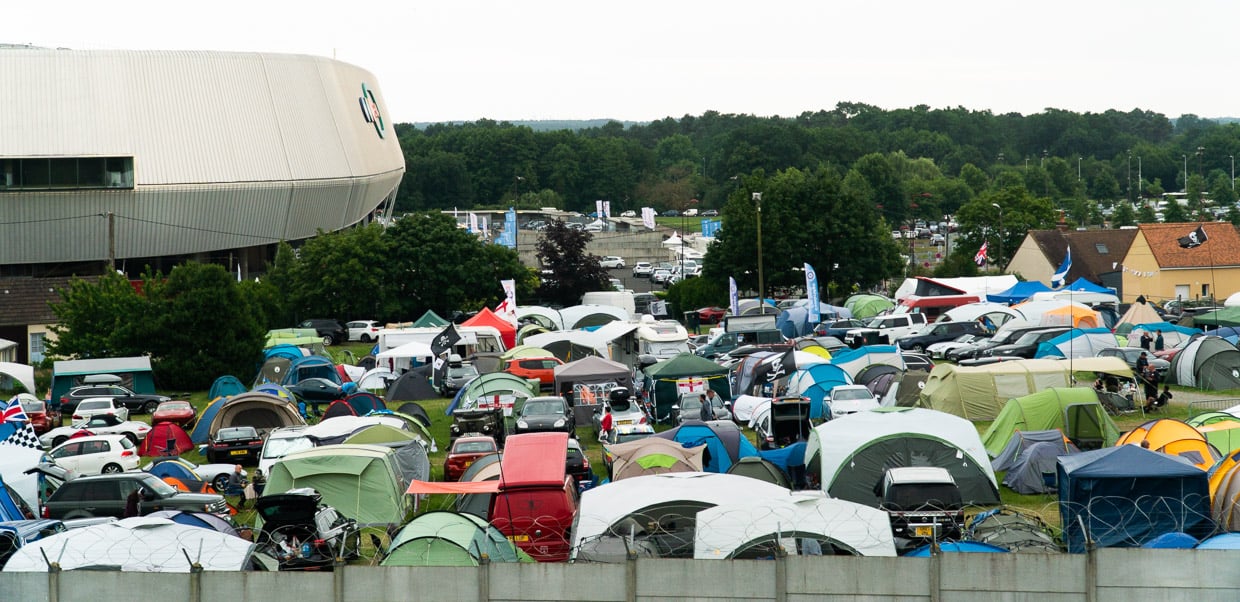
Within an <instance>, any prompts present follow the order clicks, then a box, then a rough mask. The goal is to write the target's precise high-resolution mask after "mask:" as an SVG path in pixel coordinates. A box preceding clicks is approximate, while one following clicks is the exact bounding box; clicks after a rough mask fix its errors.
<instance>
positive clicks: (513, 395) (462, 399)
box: [444, 372, 539, 416]
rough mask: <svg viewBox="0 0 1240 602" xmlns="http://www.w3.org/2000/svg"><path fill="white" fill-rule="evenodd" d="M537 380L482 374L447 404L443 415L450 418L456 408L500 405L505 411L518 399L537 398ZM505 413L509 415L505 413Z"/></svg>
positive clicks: (498, 373)
mask: <svg viewBox="0 0 1240 602" xmlns="http://www.w3.org/2000/svg"><path fill="white" fill-rule="evenodd" d="M538 390H539V383H538V379H533V380H531V379H528V378H521V377H520V376H516V375H513V374H509V373H507V372H492V373H490V374H483V375H482V376H479V377H477V378H475V379H473V380H471V381H469V382H468V383H467V384H466V385H465V386H464V387H461V390H460V391H459V392H458V393H457V395H456V397H455V398H454V399H453V400H452V403H450V404H448V407H447V409H446V410H445V411H444V413H445V414H447V415H449V416H451V415H452V412H453V411H454V410H456V409H458V408H474V407H479V406H487V405H492V404H494V405H500V406H503V407H504V408H505V410H507V409H508V408H511V407H512V406H513V404H514V403H516V400H517V399H518V398H520V399H526V398H529V397H536V396H538ZM505 413H506V414H507V413H509V412H507V411H505Z"/></svg>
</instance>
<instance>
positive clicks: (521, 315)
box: [517, 305, 564, 332]
mask: <svg viewBox="0 0 1240 602" xmlns="http://www.w3.org/2000/svg"><path fill="white" fill-rule="evenodd" d="M517 322H518V323H527V324H536V325H538V326H541V327H543V328H544V329H545V330H546V331H548V332H549V331H552V330H564V318H563V317H562V316H560V310H558V309H551V308H550V307H543V306H541V305H522V306H520V307H517Z"/></svg>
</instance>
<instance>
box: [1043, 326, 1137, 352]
mask: <svg viewBox="0 0 1240 602" xmlns="http://www.w3.org/2000/svg"><path fill="white" fill-rule="evenodd" d="M1108 347H1119V339H1116V338H1115V333H1113V332H1111V331H1110V330H1108V329H1106V328H1073V329H1072V330H1069V331H1068V332H1065V333H1063V334H1061V335H1059V336H1056V337H1054V338H1052V339H1050V340H1047V341H1043V342H1041V343H1039V344H1038V350H1037V352H1036V353H1035V354H1034V357H1035V358H1051V359H1057V358H1067V357H1070V358H1078V357H1093V356H1095V355H1098V352H1099V351H1102V350H1103V349H1106V348H1108Z"/></svg>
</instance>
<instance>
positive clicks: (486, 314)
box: [461, 307, 517, 349]
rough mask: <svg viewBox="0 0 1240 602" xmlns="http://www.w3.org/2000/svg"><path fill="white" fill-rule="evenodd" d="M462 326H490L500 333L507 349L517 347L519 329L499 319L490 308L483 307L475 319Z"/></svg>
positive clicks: (462, 323) (475, 315)
mask: <svg viewBox="0 0 1240 602" xmlns="http://www.w3.org/2000/svg"><path fill="white" fill-rule="evenodd" d="M461 326H462V327H465V326H490V327H492V328H494V329H496V330H498V331H499V336H500V338H501V339H503V341H504V348H505V349H512V348H513V347H516V346H517V327H516V326H515V325H514V324H513V323H512V322H509V321H508V320H505V319H503V318H501V317H499V315H498V314H496V313H495V312H493V311H491V310H490V308H487V307H483V308H482V309H481V310H479V311H478V313H476V314H474V317H472V318H470V319H468V320H465V321H464V322H461Z"/></svg>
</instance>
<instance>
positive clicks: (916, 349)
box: [913, 345, 926, 353]
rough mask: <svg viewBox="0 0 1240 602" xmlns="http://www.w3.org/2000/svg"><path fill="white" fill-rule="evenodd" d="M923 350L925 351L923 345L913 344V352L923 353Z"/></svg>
mask: <svg viewBox="0 0 1240 602" xmlns="http://www.w3.org/2000/svg"><path fill="white" fill-rule="evenodd" d="M925 352H926V346H925V345H913V353H925Z"/></svg>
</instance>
